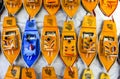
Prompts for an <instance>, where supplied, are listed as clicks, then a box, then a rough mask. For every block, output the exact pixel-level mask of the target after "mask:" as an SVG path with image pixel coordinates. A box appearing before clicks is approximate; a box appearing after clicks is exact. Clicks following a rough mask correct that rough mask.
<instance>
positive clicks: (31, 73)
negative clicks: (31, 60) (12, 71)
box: [21, 68, 37, 79]
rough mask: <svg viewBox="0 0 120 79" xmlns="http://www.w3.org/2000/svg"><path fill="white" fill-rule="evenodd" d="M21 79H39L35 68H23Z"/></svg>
mask: <svg viewBox="0 0 120 79" xmlns="http://www.w3.org/2000/svg"><path fill="white" fill-rule="evenodd" d="M21 79H37V78H36V73H35V70H34V69H33V68H22V75H21Z"/></svg>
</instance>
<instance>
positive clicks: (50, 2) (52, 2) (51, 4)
mask: <svg viewBox="0 0 120 79" xmlns="http://www.w3.org/2000/svg"><path fill="white" fill-rule="evenodd" d="M43 4H44V8H45V9H46V10H47V11H48V13H49V14H50V15H55V14H56V13H57V11H58V10H59V8H60V0H43Z"/></svg>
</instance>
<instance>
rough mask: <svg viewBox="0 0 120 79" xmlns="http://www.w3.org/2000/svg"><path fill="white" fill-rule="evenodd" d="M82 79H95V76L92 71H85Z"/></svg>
mask: <svg viewBox="0 0 120 79" xmlns="http://www.w3.org/2000/svg"><path fill="white" fill-rule="evenodd" d="M82 79H94V75H93V72H92V70H90V69H85V70H84V72H83V76H82Z"/></svg>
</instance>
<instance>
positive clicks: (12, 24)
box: [1, 17, 21, 64]
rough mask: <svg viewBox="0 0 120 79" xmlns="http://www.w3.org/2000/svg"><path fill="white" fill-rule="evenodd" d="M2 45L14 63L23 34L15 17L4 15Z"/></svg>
mask: <svg viewBox="0 0 120 79" xmlns="http://www.w3.org/2000/svg"><path fill="white" fill-rule="evenodd" d="M1 34H2V35H1V36H2V39H1V44H2V45H1V46H2V51H3V53H4V55H5V57H6V58H7V59H8V61H9V62H10V64H13V63H14V61H15V59H16V58H17V57H18V55H19V53H20V49H21V34H20V30H19V28H18V26H17V24H16V19H15V18H14V17H4V21H3V27H2V33H1Z"/></svg>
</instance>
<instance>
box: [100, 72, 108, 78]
mask: <svg viewBox="0 0 120 79" xmlns="http://www.w3.org/2000/svg"><path fill="white" fill-rule="evenodd" d="M100 79H110V77H109V75H108V74H106V73H102V74H101V76H100Z"/></svg>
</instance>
